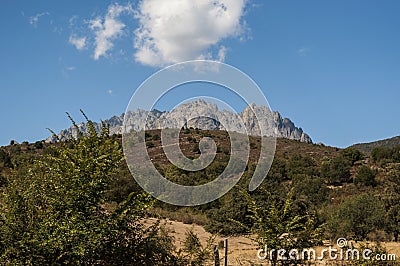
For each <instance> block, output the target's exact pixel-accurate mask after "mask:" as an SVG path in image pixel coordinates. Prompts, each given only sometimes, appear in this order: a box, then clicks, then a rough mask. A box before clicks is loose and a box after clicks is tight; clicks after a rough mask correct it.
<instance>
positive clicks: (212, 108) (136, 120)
mask: <svg viewBox="0 0 400 266" xmlns="http://www.w3.org/2000/svg"><path fill="white" fill-rule="evenodd" d="M124 116H125V115H124V114H122V115H121V116H113V117H111V118H110V119H107V120H105V121H104V122H105V123H107V124H109V126H110V134H121V133H122V125H123V122H124V119H125V118H126V124H125V128H126V131H131V130H135V131H137V130H140V129H141V126H140V125H143V124H144V123H146V128H147V129H161V128H181V127H184V128H185V127H187V128H190V127H193V128H200V129H204V130H229V131H237V132H245V131H247V132H248V134H249V135H252V136H259V135H260V134H261V133H260V132H261V131H260V128H259V123H258V120H257V118H256V116H258V117H263V118H267V119H265V121H264V122H263V123H262V124H261V125H263V126H264V130H265V131H264V135H267V136H272V135H275V136H277V137H280V138H287V139H293V140H298V141H301V142H306V143H312V140H311V138H310V137H309V136H308V135H307V134H306V133H304V132H303V130H302V129H301V128H299V127H296V126H295V124H294V123H293V122H292V121H291V120H290V119H288V118H282V116H281V115H280V114H279V113H278V112H271V111H270V110H269V108H268V107H265V106H257V105H255V104H251V105H249V106H247V107H246V108H245V109H244V110H243V111H242V112H241V113H240V114H235V113H233V112H231V111H227V110H219V109H218V106H217V105H215V104H212V103H210V102H206V101H204V100H196V101H192V102H189V103H185V104H182V105H180V106H179V107H177V108H176V109H174V110H172V111H171V112H168V111H164V112H161V111H158V110H152V111H145V110H141V109H138V110H135V111H128V112H127V113H126V117H124ZM236 118H237V119H236ZM146 119H147V121H146ZM240 120H241V121H242V123H239V122H238V121H240ZM94 125H95V127H96V129H98V130H99V129H100V127H101V123H94ZM77 126H78V128H79V130H81V131H83V132H84V131H85V130H86V126H87V125H86V124H85V123H80V124H78V125H77ZM266 128H267V129H266ZM76 136H77V129H76V128H75V127H73V126H72V127H70V128H68V129H64V130H62V131H61V132H60V133H59V134H58V135H57V138H58V139H60V140H64V139H68V138H71V137H76ZM57 138H56V137H55V136H51V137H49V138H48V139H47V140H46V141H47V142H55V141H57Z"/></svg>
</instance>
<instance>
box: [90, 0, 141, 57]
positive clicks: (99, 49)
mask: <svg viewBox="0 0 400 266" xmlns="http://www.w3.org/2000/svg"><path fill="white" fill-rule="evenodd" d="M122 13H128V14H129V13H133V9H132V6H131V5H130V4H127V5H124V6H122V5H119V4H112V5H110V6H109V7H108V10H107V14H106V15H105V17H104V18H102V17H97V18H95V19H92V20H90V21H89V28H90V29H91V30H92V31H93V32H94V38H95V40H94V41H95V43H94V45H95V49H94V54H93V58H94V59H95V60H97V59H99V58H100V57H101V56H106V55H107V51H109V50H110V49H112V48H113V47H114V44H113V41H114V40H115V39H117V38H119V37H121V36H122V35H123V29H124V28H125V24H124V23H122V22H121V21H120V20H119V16H120V15H121V14H122Z"/></svg>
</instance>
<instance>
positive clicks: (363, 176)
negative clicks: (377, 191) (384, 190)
mask: <svg viewBox="0 0 400 266" xmlns="http://www.w3.org/2000/svg"><path fill="white" fill-rule="evenodd" d="M376 174H377V171H376V170H373V169H371V168H370V167H369V166H366V165H362V166H361V167H360V168H358V171H357V174H356V176H355V178H354V183H355V184H362V185H365V186H372V187H375V186H376V184H377V183H376V180H375V177H376Z"/></svg>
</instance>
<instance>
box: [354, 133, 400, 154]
mask: <svg viewBox="0 0 400 266" xmlns="http://www.w3.org/2000/svg"><path fill="white" fill-rule="evenodd" d="M398 145H400V136H397V137H393V138H389V139H384V140H378V141H374V142H369V143H359V144H355V145H352V146H351V147H353V148H356V149H358V150H359V151H362V152H365V153H370V152H371V151H372V150H373V149H375V148H378V147H393V146H398Z"/></svg>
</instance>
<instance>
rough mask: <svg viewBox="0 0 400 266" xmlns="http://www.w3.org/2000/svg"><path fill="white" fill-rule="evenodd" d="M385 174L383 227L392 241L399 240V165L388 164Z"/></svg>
mask: <svg viewBox="0 0 400 266" xmlns="http://www.w3.org/2000/svg"><path fill="white" fill-rule="evenodd" d="M386 171H387V172H386V173H385V177H386V178H385V183H384V193H383V203H384V206H385V210H386V215H385V221H386V223H385V226H386V231H387V232H388V233H391V234H393V236H394V240H395V241H396V242H397V241H398V240H399V234H400V164H399V163H395V164H390V165H389V166H388V167H387V169H386Z"/></svg>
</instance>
